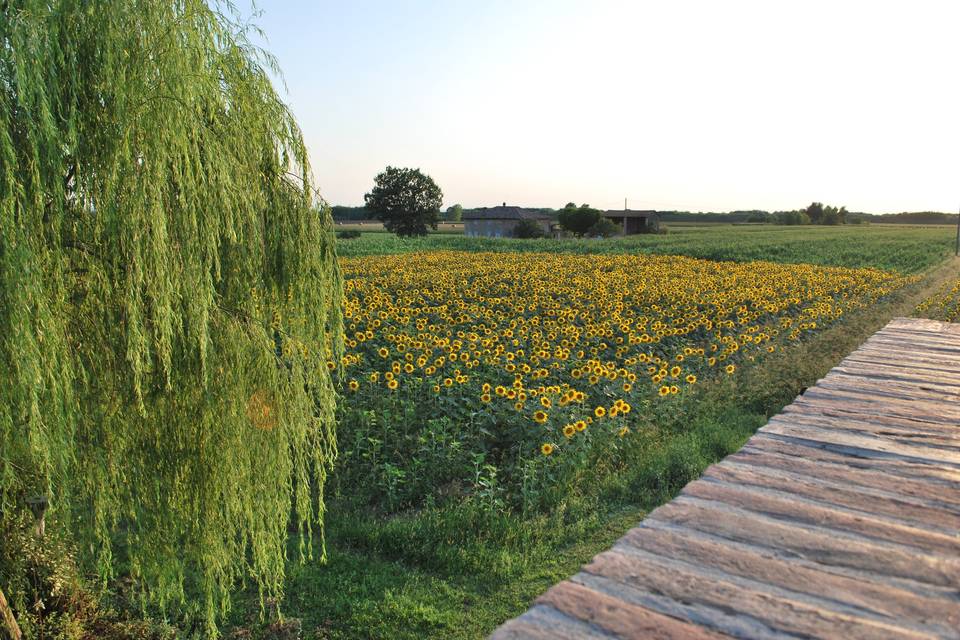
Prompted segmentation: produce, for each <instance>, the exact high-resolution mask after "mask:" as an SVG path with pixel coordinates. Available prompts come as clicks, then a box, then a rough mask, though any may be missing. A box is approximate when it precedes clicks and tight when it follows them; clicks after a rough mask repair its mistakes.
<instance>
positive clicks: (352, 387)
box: [347, 380, 360, 391]
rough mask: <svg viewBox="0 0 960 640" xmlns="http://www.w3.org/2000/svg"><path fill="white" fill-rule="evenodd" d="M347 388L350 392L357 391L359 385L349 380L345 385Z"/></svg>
mask: <svg viewBox="0 0 960 640" xmlns="http://www.w3.org/2000/svg"><path fill="white" fill-rule="evenodd" d="M347 386H348V387H349V388H350V391H356V390H357V389H359V388H360V383H359V382H357V381H356V380H351V381H350V382H348V383H347Z"/></svg>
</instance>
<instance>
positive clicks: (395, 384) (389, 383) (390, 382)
mask: <svg viewBox="0 0 960 640" xmlns="http://www.w3.org/2000/svg"><path fill="white" fill-rule="evenodd" d="M398 386H400V383H399V382H397V381H396V380H387V388H388V389H390V390H391V391H392V390H393V389H396V388H397V387H398Z"/></svg>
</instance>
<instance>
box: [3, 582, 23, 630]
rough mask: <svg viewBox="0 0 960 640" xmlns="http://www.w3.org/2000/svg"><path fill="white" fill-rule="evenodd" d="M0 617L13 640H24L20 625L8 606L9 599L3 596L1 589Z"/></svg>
mask: <svg viewBox="0 0 960 640" xmlns="http://www.w3.org/2000/svg"><path fill="white" fill-rule="evenodd" d="M0 617H2V618H3V624H4V625H5V626H6V627H7V633H9V634H10V638H11V640H23V634H22V633H21V632H20V625H18V624H17V619H16V618H14V617H13V611H12V610H11V609H10V605H9V604H7V598H6V596H4V595H3V589H0Z"/></svg>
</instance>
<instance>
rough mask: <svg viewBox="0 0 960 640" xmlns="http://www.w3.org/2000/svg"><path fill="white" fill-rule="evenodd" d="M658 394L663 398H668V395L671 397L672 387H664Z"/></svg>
mask: <svg viewBox="0 0 960 640" xmlns="http://www.w3.org/2000/svg"><path fill="white" fill-rule="evenodd" d="M657 393H659V394H660V396H661V397H663V396H668V395H670V387H668V386H666V385H664V386H662V387H660V390H659V391H657Z"/></svg>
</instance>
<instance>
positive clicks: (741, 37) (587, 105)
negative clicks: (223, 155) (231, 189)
mask: <svg viewBox="0 0 960 640" xmlns="http://www.w3.org/2000/svg"><path fill="white" fill-rule="evenodd" d="M238 9H239V10H240V12H241V14H243V15H244V16H247V17H251V18H252V19H253V22H254V23H255V24H257V25H258V26H259V27H260V28H261V29H262V30H263V37H264V39H263V40H258V42H259V43H261V44H263V45H264V46H265V48H266V49H267V50H269V51H270V52H271V53H272V54H273V55H274V56H275V57H276V58H277V61H278V63H279V65H280V68H281V69H282V74H283V77H282V80H280V79H277V87H278V90H279V92H280V95H281V96H282V98H283V99H284V100H285V101H286V102H287V103H288V104H289V105H290V107H291V109H292V110H293V112H294V114H295V115H296V117H297V119H298V121H299V122H300V125H301V127H302V129H303V132H304V138H305V140H306V143H307V147H308V149H309V153H310V159H311V164H312V169H313V173H314V175H315V177H316V180H317V184H318V186H319V188H320V191H321V193H322V194H323V196H324V198H325V199H326V200H327V201H328V202H329V203H330V204H340V205H361V204H363V195H364V193H366V192H367V191H369V190H370V189H371V188H372V187H373V180H374V178H375V176H376V175H377V173H379V172H380V171H382V170H383V169H384V168H385V167H386V166H387V165H391V166H400V167H417V168H419V169H421V170H422V171H423V172H424V173H427V174H429V175H430V176H432V177H433V179H434V180H435V181H436V182H437V184H438V185H439V186H440V187H441V189H442V190H443V193H444V203H445V206H448V205H451V204H454V203H461V204H463V205H464V206H465V207H478V206H495V205H498V204H500V203H502V202H506V203H507V204H511V205H520V206H530V207H556V208H559V207H562V206H563V205H564V204H565V203H567V202H569V201H575V202H577V203H588V204H590V205H592V206H594V207H598V208H603V209H607V208H611V209H612V208H622V207H623V206H624V199H625V198H626V199H627V203H628V206H629V207H630V208H631V209H658V210H689V211H729V210H742V209H765V210H770V211H774V210H792V209H798V208H801V207H804V206H806V205H807V204H809V203H810V202H812V201H820V202H824V203H827V204H833V205H837V206H840V205H843V206H846V207H847V209H848V210H850V211H867V212H872V213H884V212H899V211H922V210H935V211H956V210H957V208H958V207H960V188H958V187H960V181H958V178H960V78H958V77H957V75H958V74H957V65H956V62H957V61H958V59H960V39H958V38H957V25H958V24H960V22H958V18H960V3H957V2H955V1H945V2H927V1H923V0H913V1H911V2H885V1H882V0H874V1H871V2H859V1H854V0H832V1H830V2H820V1H816V0H805V1H803V2H785V1H777V0H764V1H759V2H753V1H740V0H724V1H722V2H721V1H717V0H711V1H704V2H693V1H686V0H671V1H663V0H658V1H656V2H649V1H645V0H644V1H640V0H637V1H633V2H625V1H622V2H614V1H605V0H583V1H568V0H548V1H539V0H513V1H506V0H472V1H470V0H436V1H426V0H424V1H419V2H412V1H405V0H393V1H389V0H388V1H373V0H349V1H344V0H337V1H333V2H327V1H309V0H276V1H267V0H262V1H260V2H258V3H257V5H256V7H255V9H254V8H253V7H252V6H251V5H249V4H248V5H244V4H243V2H242V1H241V2H239V3H238ZM254 11H258V12H259V15H255V14H254Z"/></svg>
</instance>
